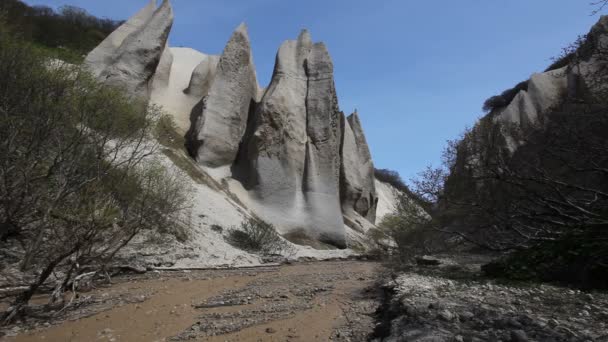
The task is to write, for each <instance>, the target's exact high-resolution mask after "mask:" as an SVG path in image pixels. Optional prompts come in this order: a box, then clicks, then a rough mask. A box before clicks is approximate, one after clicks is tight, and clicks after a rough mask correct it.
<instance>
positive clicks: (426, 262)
mask: <svg viewBox="0 0 608 342" xmlns="http://www.w3.org/2000/svg"><path fill="white" fill-rule="evenodd" d="M416 263H417V264H418V265H421V266H438V265H439V264H441V261H439V260H438V259H435V258H433V257H430V256H427V255H425V256H422V257H418V258H416Z"/></svg>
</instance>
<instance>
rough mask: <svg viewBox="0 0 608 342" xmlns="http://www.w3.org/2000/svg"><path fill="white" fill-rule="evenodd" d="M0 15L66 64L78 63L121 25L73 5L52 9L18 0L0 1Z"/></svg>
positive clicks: (27, 37)
mask: <svg viewBox="0 0 608 342" xmlns="http://www.w3.org/2000/svg"><path fill="white" fill-rule="evenodd" d="M0 15H2V16H4V17H5V18H6V20H7V21H8V25H10V26H11V27H12V29H13V32H15V33H16V34H18V35H19V36H20V38H21V39H23V40H25V41H28V42H30V43H32V44H33V45H35V46H36V47H38V48H40V49H44V50H45V52H46V53H47V54H49V55H51V56H53V57H55V58H58V59H61V60H64V61H67V62H70V63H78V62H81V61H82V60H83V58H84V56H85V55H86V54H87V53H89V51H91V50H92V49H93V48H95V47H96V46H97V45H99V43H101V41H102V40H104V39H105V38H106V37H107V36H108V35H109V34H110V33H112V31H114V30H115V29H116V28H117V27H118V26H119V25H120V24H121V22H119V21H116V20H111V19H99V18H96V17H94V16H92V15H90V14H88V13H87V12H86V11H85V10H84V9H81V8H78V7H75V6H63V7H60V8H59V10H58V11H55V10H53V9H52V8H50V7H47V6H28V5H27V4H25V3H24V2H22V1H20V0H2V2H0Z"/></svg>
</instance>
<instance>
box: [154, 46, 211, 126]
mask: <svg viewBox="0 0 608 342" xmlns="http://www.w3.org/2000/svg"><path fill="white" fill-rule="evenodd" d="M169 52H170V53H171V55H172V56H173V62H172V64H171V68H170V77H169V81H168V82H167V83H164V82H156V79H155V83H154V85H153V89H152V95H151V97H150V101H151V103H153V104H156V105H158V106H161V107H162V108H163V110H164V111H165V112H167V113H169V114H170V115H171V116H172V117H173V118H174V120H175V123H176V124H177V127H178V129H179V131H180V133H181V134H186V132H187V131H188V130H189V129H190V125H191V115H192V112H193V110H194V109H195V108H196V107H197V105H198V104H199V103H200V102H201V101H202V99H203V97H204V96H205V95H206V94H207V93H206V91H203V90H204V89H203V90H201V88H202V87H198V86H193V85H192V84H193V83H192V81H191V79H193V78H195V77H196V76H195V75H196V73H197V70H198V68H199V66H200V65H202V64H207V65H210V67H213V72H214V69H215V65H217V60H218V59H219V57H218V56H210V55H205V54H203V53H201V52H198V51H196V50H193V49H190V48H170V49H169ZM213 60H215V61H216V63H215V64H213V63H212V62H211V63H210V61H213ZM161 64H162V63H161ZM159 67H160V66H159ZM211 72H212V71H209V74H210V75H211ZM191 88H192V89H197V90H196V91H188V89H191ZM198 109H200V107H198ZM199 111H200V110H199ZM195 114H198V113H195Z"/></svg>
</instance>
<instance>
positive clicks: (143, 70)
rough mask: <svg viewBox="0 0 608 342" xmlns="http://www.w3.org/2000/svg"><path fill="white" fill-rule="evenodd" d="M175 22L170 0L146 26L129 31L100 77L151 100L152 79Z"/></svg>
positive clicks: (134, 94) (137, 95)
mask: <svg viewBox="0 0 608 342" xmlns="http://www.w3.org/2000/svg"><path fill="white" fill-rule="evenodd" d="M172 26H173V9H172V8H171V4H170V3H169V1H168V0H165V1H163V3H162V5H161V6H160V7H159V8H158V9H157V10H156V11H155V12H154V14H153V15H152V17H151V18H150V19H149V20H148V21H147V22H146V23H145V25H144V26H142V27H140V28H139V29H138V30H136V31H134V32H132V33H131V34H129V35H128V36H127V37H126V38H125V39H124V41H123V42H122V44H121V45H120V47H119V48H118V50H117V51H116V55H115V57H114V59H113V63H112V64H111V65H110V66H109V67H108V68H106V69H105V70H104V71H103V72H102V73H101V74H100V76H99V78H100V79H101V80H102V81H103V82H106V83H108V84H111V85H116V86H120V87H123V88H125V90H126V91H127V92H129V93H130V94H131V95H133V96H135V97H138V98H142V99H145V100H147V99H148V98H149V96H150V83H151V81H152V78H153V76H154V74H155V72H156V69H157V67H158V64H159V63H160V60H161V56H162V54H163V51H164V50H165V47H166V45H167V39H168V37H169V33H170V32H171V27H172Z"/></svg>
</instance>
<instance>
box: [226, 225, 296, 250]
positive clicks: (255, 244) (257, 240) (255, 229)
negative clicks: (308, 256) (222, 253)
mask: <svg viewBox="0 0 608 342" xmlns="http://www.w3.org/2000/svg"><path fill="white" fill-rule="evenodd" d="M226 239H227V241H228V243H230V244H231V245H233V246H235V247H237V248H240V249H242V250H245V251H248V252H252V253H259V254H262V255H271V254H280V253H282V252H286V251H288V250H289V247H290V246H289V244H288V243H287V242H285V240H283V239H282V238H281V237H280V236H279V234H278V233H277V231H276V230H275V228H274V226H273V225H271V224H270V223H267V222H264V221H261V220H258V219H253V218H250V219H248V220H246V221H244V222H243V223H241V227H240V229H239V228H232V229H230V230H229V231H228V236H227V237H226Z"/></svg>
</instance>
